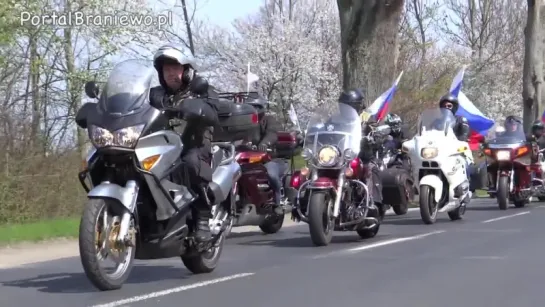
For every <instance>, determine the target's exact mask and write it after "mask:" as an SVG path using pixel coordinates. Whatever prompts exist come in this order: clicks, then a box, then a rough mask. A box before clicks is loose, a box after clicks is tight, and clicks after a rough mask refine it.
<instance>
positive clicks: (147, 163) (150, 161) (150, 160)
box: [142, 155, 161, 171]
mask: <svg viewBox="0 0 545 307" xmlns="http://www.w3.org/2000/svg"><path fill="white" fill-rule="evenodd" d="M159 158H161V155H154V156H151V157H147V158H145V159H144V161H142V167H143V168H144V169H145V170H146V171H149V170H150V169H151V168H152V167H153V166H154V165H155V163H156V162H157V161H158V160H159Z"/></svg>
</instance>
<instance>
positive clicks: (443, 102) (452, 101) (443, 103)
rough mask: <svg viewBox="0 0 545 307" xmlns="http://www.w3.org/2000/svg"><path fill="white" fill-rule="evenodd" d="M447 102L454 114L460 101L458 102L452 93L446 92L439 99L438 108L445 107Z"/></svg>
mask: <svg viewBox="0 0 545 307" xmlns="http://www.w3.org/2000/svg"><path fill="white" fill-rule="evenodd" d="M447 104H451V105H452V107H451V108H447V109H450V110H451V111H452V114H456V111H458V106H459V105H460V103H459V102H458V97H456V96H454V95H452V94H446V95H444V96H443V97H441V99H439V108H446V105H447Z"/></svg>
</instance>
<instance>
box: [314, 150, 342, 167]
mask: <svg viewBox="0 0 545 307" xmlns="http://www.w3.org/2000/svg"><path fill="white" fill-rule="evenodd" d="M339 157H340V153H339V151H338V150H337V148H335V147H333V146H324V147H322V148H321V149H320V151H319V152H318V163H320V165H323V166H333V165H335V163H337V160H338V158H339Z"/></svg>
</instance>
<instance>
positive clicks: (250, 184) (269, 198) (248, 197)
mask: <svg viewBox="0 0 545 307" xmlns="http://www.w3.org/2000/svg"><path fill="white" fill-rule="evenodd" d="M296 145H297V139H296V138H295V136H294V135H292V134H290V133H288V132H279V133H278V143H277V145H276V147H278V150H276V151H277V152H278V151H282V150H283V151H284V152H285V151H286V150H288V151H289V149H290V148H292V149H295V147H296ZM236 149H237V154H236V158H235V160H236V161H237V163H239V165H240V167H241V171H242V174H241V177H240V179H239V180H238V182H237V183H236V184H235V188H234V191H235V192H234V195H236V211H235V212H234V216H235V221H234V226H244V225H258V226H259V228H260V229H261V230H262V231H263V232H264V233H267V234H273V233H276V232H278V231H279V230H280V229H281V228H282V225H283V223H284V216H285V213H286V212H291V203H290V200H289V198H288V197H287V196H286V194H285V188H284V187H282V188H281V190H280V193H281V201H280V207H277V208H274V205H275V201H274V191H273V189H272V188H271V184H270V181H269V176H268V174H267V169H266V168H265V163H267V162H269V161H271V160H272V156H271V154H272V151H273V150H272V149H271V150H269V151H267V152H260V151H257V146H255V145H252V144H251V143H247V144H244V145H240V146H238V147H237V148H236ZM281 149H282V150H281ZM291 156H292V157H293V154H292V155H291ZM279 158H285V156H284V155H279ZM292 159H293V158H292ZM292 165H293V163H292ZM283 173H284V174H283V175H282V177H281V182H282V183H284V182H286V180H287V176H289V173H285V172H284V171H283Z"/></svg>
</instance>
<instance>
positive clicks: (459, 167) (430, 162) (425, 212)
mask: <svg viewBox="0 0 545 307" xmlns="http://www.w3.org/2000/svg"><path fill="white" fill-rule="evenodd" d="M419 122H420V124H419V131H418V133H417V135H416V136H415V137H414V138H413V139H412V140H410V141H406V142H404V143H403V147H402V150H403V151H404V152H406V153H407V154H408V155H409V156H410V158H411V161H413V176H414V178H418V180H419V193H418V194H419V205H420V216H421V217H422V220H423V221H424V223H426V224H433V223H435V221H436V219H437V212H447V213H448V216H449V218H450V219H451V220H453V221H454V220H459V219H461V218H462V215H463V214H464V213H465V209H466V205H467V204H469V202H470V200H471V196H472V193H471V191H470V190H469V180H468V175H467V169H466V168H467V165H471V164H473V154H472V152H471V150H470V149H469V144H468V143H467V142H462V141H459V140H458V139H457V138H456V135H455V134H454V130H453V127H454V124H455V122H456V118H455V117H454V115H453V114H452V112H451V111H449V110H447V109H439V108H436V109H428V110H425V111H424V112H422V114H421V115H420V120H419Z"/></svg>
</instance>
